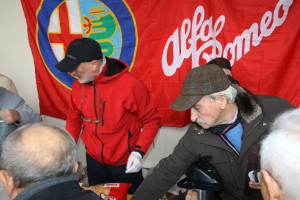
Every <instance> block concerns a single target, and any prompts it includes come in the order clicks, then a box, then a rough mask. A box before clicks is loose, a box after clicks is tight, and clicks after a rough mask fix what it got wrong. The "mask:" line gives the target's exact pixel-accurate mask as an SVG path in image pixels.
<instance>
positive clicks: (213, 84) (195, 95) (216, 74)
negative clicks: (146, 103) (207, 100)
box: [171, 64, 230, 111]
mask: <svg viewBox="0 0 300 200" xmlns="http://www.w3.org/2000/svg"><path fill="white" fill-rule="evenodd" d="M229 86H230V81H229V80H228V77H227V75H226V74H225V72H224V71H223V70H222V69H221V68H220V67H219V66H217V65H214V64H210V65H201V66H200V67H196V68H194V69H192V70H191V71H189V73H188V74H187V75H186V77H185V78H184V81H183V85H182V89H181V91H180V94H179V96H178V97H177V98H176V99H175V101H174V102H173V103H172V105H171V108H172V109H173V110H177V111H183V110H187V109H189V108H191V107H192V106H194V105H195V104H196V103H197V102H198V101H199V100H200V99H201V98H202V97H203V96H205V95H210V94H213V93H216V92H221V91H223V90H226V89H227V88H228V87H229Z"/></svg>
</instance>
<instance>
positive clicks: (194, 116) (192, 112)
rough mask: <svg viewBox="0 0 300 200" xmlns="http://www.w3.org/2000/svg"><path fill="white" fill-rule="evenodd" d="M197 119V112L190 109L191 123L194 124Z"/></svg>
mask: <svg viewBox="0 0 300 200" xmlns="http://www.w3.org/2000/svg"><path fill="white" fill-rule="evenodd" d="M198 117H199V115H198V112H197V111H196V110H195V109H194V108H191V121H192V122H195V121H196V120H197V118H198Z"/></svg>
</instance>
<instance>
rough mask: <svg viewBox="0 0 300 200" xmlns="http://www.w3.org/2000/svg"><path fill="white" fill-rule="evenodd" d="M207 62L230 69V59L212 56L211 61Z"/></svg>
mask: <svg viewBox="0 0 300 200" xmlns="http://www.w3.org/2000/svg"><path fill="white" fill-rule="evenodd" d="M207 64H216V65H218V66H219V67H221V68H224V69H229V70H230V71H231V64H230V61H229V60H228V59H227V58H220V57H218V58H214V59H212V60H211V61H209V62H208V63H207Z"/></svg>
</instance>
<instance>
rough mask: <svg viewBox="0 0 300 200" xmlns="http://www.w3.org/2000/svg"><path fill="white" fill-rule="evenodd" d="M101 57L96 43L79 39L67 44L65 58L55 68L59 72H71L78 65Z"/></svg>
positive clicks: (86, 39) (99, 48) (98, 45)
mask: <svg viewBox="0 0 300 200" xmlns="http://www.w3.org/2000/svg"><path fill="white" fill-rule="evenodd" d="M102 57H103V55H102V52H101V47H100V44H99V43H98V42H97V41H95V40H93V39H90V38H79V39H75V40H73V41H72V42H71V43H70V44H69V46H68V49H67V53H66V56H65V58H64V59H62V60H61V61H60V62H59V63H57V64H56V65H55V67H56V68H57V69H58V70H59V71H61V72H72V71H74V70H75V69H76V68H77V67H78V66H79V65H80V63H82V62H90V61H93V60H100V59H101V58H102Z"/></svg>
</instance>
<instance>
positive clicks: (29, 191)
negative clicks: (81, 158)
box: [15, 174, 77, 200]
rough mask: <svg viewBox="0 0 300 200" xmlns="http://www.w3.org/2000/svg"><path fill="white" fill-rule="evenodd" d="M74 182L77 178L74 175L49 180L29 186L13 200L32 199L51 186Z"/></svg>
mask: <svg viewBox="0 0 300 200" xmlns="http://www.w3.org/2000/svg"><path fill="white" fill-rule="evenodd" d="M75 180H77V176H76V175H75V174H74V175H70V176H62V177H54V178H49V179H46V180H43V181H40V182H37V183H34V184H32V185H30V186H29V187H28V188H26V189H25V190H23V191H22V192H21V193H20V194H18V195H17V197H16V198H15V200H27V199H30V198H32V197H33V196H34V195H36V194H38V193H39V192H42V191H45V190H46V189H47V188H49V187H51V186H54V185H57V184H61V183H65V182H69V181H75Z"/></svg>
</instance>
